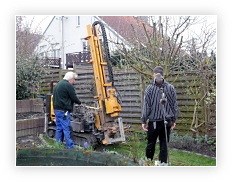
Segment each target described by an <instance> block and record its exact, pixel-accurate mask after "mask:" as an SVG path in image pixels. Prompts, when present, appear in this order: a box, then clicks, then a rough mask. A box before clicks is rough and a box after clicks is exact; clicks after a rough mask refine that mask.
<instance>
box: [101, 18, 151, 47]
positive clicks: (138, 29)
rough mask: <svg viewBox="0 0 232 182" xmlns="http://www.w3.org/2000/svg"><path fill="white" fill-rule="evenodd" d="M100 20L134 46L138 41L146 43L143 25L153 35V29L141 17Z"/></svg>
mask: <svg viewBox="0 0 232 182" xmlns="http://www.w3.org/2000/svg"><path fill="white" fill-rule="evenodd" d="M99 18H100V19H102V20H103V21H104V22H105V23H106V24H107V25H108V26H110V27H111V28H112V29H114V30H115V31H116V32H117V33H118V34H119V35H120V36H122V37H123V38H124V39H126V40H127V41H129V42H130V43H133V44H135V43H136V40H139V41H141V42H146V34H145V30H144V27H143V25H144V26H145V28H146V30H147V31H148V33H149V34H151V33H152V27H151V26H150V25H149V24H148V23H147V22H146V21H144V20H143V19H141V18H139V17H135V16H99ZM135 36H136V37H135Z"/></svg>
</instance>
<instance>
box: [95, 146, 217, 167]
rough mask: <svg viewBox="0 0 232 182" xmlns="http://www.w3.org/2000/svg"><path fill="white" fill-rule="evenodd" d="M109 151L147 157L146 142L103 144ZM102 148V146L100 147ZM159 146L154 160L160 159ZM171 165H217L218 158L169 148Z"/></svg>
mask: <svg viewBox="0 0 232 182" xmlns="http://www.w3.org/2000/svg"><path fill="white" fill-rule="evenodd" d="M101 148H105V149H107V150H109V151H115V152H117V153H119V154H123V155H125V156H127V157H129V158H132V159H133V160H136V161H139V160H140V159H145V148H146V142H127V143H121V144H117V145H108V146H101ZM99 149H100V148H99ZM158 153H159V147H158V145H156V151H155V156H154V160H158ZM169 161H170V162H171V166H216V159H213V158H209V157H205V156H202V155H198V154H196V153H194V152H185V151H179V150H175V149H171V148H169Z"/></svg>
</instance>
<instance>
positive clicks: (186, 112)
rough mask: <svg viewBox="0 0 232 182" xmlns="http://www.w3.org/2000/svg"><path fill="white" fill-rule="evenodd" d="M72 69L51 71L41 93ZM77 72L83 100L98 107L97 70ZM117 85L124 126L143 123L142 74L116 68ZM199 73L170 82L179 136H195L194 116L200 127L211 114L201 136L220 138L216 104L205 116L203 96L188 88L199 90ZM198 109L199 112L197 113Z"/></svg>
mask: <svg viewBox="0 0 232 182" xmlns="http://www.w3.org/2000/svg"><path fill="white" fill-rule="evenodd" d="M67 71H68V70H51V72H50V74H48V75H46V76H45V82H44V83H43V84H42V89H41V93H44V94H46V93H49V91H50V81H52V80H53V81H59V80H60V79H62V78H63V76H64V75H65V73H66V72H67ZM75 72H76V73H77V74H78V79H77V80H76V82H75V85H74V86H75V89H76V93H77V96H78V97H79V98H80V100H81V101H82V102H83V103H84V104H87V105H94V96H95V83H94V77H93V69H92V67H91V65H90V66H79V67H76V69H75ZM113 73H114V80H115V83H114V84H115V86H116V88H117V90H118V92H119V93H120V96H121V100H122V104H121V106H122V112H121V113H120V116H121V117H122V118H123V121H124V123H137V124H138V123H141V120H140V117H141V110H142V102H143V92H142V86H141V85H142V84H141V76H140V74H138V73H136V72H134V71H133V70H130V69H124V70H119V69H115V68H114V69H113ZM195 79H196V75H195V73H185V74H184V75H178V74H172V75H170V76H169V77H168V78H167V80H168V81H169V82H170V83H172V84H173V85H174V86H175V88H176V91H177V101H178V107H179V117H178V121H177V127H176V130H177V131H178V133H179V134H186V133H192V131H191V130H190V128H191V125H192V121H193V115H194V113H195V114H197V115H196V116H197V120H198V124H200V123H201V122H203V121H204V119H205V116H204V115H205V114H208V120H207V122H205V123H204V124H202V126H201V127H200V132H201V134H208V135H209V136H213V137H215V136H216V106H215V105H216V103H214V105H212V106H210V108H209V112H207V113H205V108H204V107H205V106H204V104H203V107H202V103H203V101H202V102H201V103H200V105H199V107H197V108H195V105H196V103H195V101H196V100H198V101H199V100H201V98H202V95H201V94H198V95H196V94H191V93H188V89H189V88H190V87H191V88H197V87H199V85H200V82H197V81H196V82H194V80H195ZM194 110H195V111H194Z"/></svg>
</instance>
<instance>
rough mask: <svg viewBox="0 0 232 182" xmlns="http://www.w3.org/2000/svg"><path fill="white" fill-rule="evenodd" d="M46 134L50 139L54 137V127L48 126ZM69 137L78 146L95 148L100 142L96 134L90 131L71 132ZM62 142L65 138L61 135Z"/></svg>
mask: <svg viewBox="0 0 232 182" xmlns="http://www.w3.org/2000/svg"><path fill="white" fill-rule="evenodd" d="M47 136H48V138H50V139H54V140H55V139H56V129H55V128H54V127H50V128H48V132H47ZM71 139H72V140H73V142H74V144H75V145H77V146H80V147H85V148H89V147H92V148H93V149H96V147H97V146H98V145H99V144H100V143H99V142H98V139H97V138H96V136H95V135H94V134H92V133H76V132H73V131H72V132H71ZM63 142H65V138H64V136H63Z"/></svg>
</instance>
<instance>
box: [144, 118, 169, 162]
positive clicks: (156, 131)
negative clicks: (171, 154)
mask: <svg viewBox="0 0 232 182" xmlns="http://www.w3.org/2000/svg"><path fill="white" fill-rule="evenodd" d="M155 123H156V124H155V126H154V124H153V122H148V132H147V138H148V141H147V147H146V157H147V158H149V159H151V160H153V157H154V153H155V145H156V141H157V138H158V137H159V142H160V143H159V144H160V152H159V160H160V161H161V163H162V162H165V163H167V156H168V149H167V144H166V135H165V126H164V121H156V122H155ZM170 128H171V126H170V124H167V137H168V142H169V137H170Z"/></svg>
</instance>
